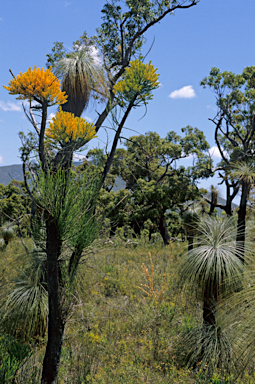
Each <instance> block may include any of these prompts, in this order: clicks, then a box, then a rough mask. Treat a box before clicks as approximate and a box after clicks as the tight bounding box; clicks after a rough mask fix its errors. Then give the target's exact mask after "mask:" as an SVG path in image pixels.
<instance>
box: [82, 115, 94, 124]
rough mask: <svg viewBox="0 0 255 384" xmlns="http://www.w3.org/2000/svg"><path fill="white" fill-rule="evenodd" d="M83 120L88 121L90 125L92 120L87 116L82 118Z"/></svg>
mask: <svg viewBox="0 0 255 384" xmlns="http://www.w3.org/2000/svg"><path fill="white" fill-rule="evenodd" d="M84 119H85V120H88V121H89V122H90V123H92V119H91V118H90V117H88V116H84Z"/></svg>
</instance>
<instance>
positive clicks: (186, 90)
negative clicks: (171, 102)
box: [169, 85, 196, 99]
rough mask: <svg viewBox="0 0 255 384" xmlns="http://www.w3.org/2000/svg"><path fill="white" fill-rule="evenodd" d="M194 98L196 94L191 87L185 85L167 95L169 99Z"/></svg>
mask: <svg viewBox="0 0 255 384" xmlns="http://www.w3.org/2000/svg"><path fill="white" fill-rule="evenodd" d="M195 96H196V94H195V91H194V89H193V87H192V85H186V86H185V87H182V88H181V89H176V90H175V91H173V92H171V93H170V95H169V97H170V98H171V99H191V98H192V97H195Z"/></svg>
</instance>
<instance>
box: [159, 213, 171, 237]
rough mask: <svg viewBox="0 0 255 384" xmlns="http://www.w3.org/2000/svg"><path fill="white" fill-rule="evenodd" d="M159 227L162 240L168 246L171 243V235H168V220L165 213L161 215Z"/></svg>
mask: <svg viewBox="0 0 255 384" xmlns="http://www.w3.org/2000/svg"><path fill="white" fill-rule="evenodd" d="M158 227H159V232H160V234H161V236H162V239H163V241H164V244H165V245H168V244H169V243H170V235H169V233H168V229H167V225H166V220H165V217H164V214H163V213H162V214H161V215H160V218H159V226H158Z"/></svg>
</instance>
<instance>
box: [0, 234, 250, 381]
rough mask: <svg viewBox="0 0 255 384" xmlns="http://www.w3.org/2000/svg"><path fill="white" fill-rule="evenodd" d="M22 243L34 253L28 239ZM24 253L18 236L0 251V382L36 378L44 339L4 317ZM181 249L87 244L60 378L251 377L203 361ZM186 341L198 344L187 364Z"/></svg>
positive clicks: (197, 311)
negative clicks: (26, 333) (181, 273)
mask: <svg viewBox="0 0 255 384" xmlns="http://www.w3.org/2000/svg"><path fill="white" fill-rule="evenodd" d="M26 244H27V248H28V249H29V250H30V251H31V252H34V249H33V244H32V242H31V241H30V240H27V241H26ZM25 254H26V250H25V249H24V247H23V245H22V243H21V242H20V240H19V239H18V238H15V239H14V240H13V241H12V242H11V243H10V244H9V245H8V247H6V248H4V249H3V250H2V251H1V259H0V269H1V276H2V278H1V306H2V307H1V308H2V309H1V316H2V319H1V320H2V321H1V328H2V335H3V336H2V339H1V340H2V341H3V342H2V341H1V356H0V359H1V364H0V380H2V381H0V382H2V383H12V382H15V383H31V384H32V383H39V382H40V376H41V369H42V359H43V356H44V350H45V345H46V340H47V338H46V337H45V336H43V335H42V336H41V337H39V336H35V337H31V338H30V339H25V340H24V337H23V336H24V330H25V331H26V329H25V326H24V319H22V318H20V321H19V320H18V321H17V319H16V320H13V319H12V318H11V316H10V317H9V323H8V322H6V318H4V317H3V314H4V305H6V302H7V299H6V298H7V297H8V294H9V291H10V286H12V287H13V284H17V282H18V281H19V279H20V278H21V274H20V271H22V270H26V268H27V264H26V265H24V264H25V263H27V261H26V260H27V259H26V257H24V256H25ZM185 254H187V243H186V242H185V243H182V242H180V241H176V242H174V243H170V245H169V246H167V247H165V246H164V245H163V241H162V240H160V239H159V240H158V241H156V242H155V243H154V244H151V243H149V240H148V236H141V238H139V239H133V240H132V241H128V242H127V240H123V238H121V237H118V236H115V237H114V238H112V239H111V241H110V242H108V241H105V239H104V240H101V241H99V240H98V241H97V242H96V244H93V246H91V247H90V248H88V249H87V251H86V254H85V255H84V256H83V259H82V263H81V265H80V268H79V271H78V274H77V277H76V282H75V289H74V291H73V300H72V306H73V307H72V309H71V310H70V312H69V313H70V316H69V318H68V320H67V325H66V330H65V336H64V344H63V352H62V357H61V365H60V370H59V379H58V382H59V383H80V384H82V383H83V384H85V383H91V384H92V383H93V384H96V383H97V384H98V383H102V384H106V383H128V384H134V383H137V384H138V383H143V382H144V383H153V384H154V383H162V384H163V383H167V384H169V383H197V384H198V383H208V384H209V383H215V384H216V383H237V382H239V383H252V382H254V380H255V378H254V375H253V373H252V370H251V371H250V370H249V369H246V370H242V376H240V375H239V377H237V375H236V371H235V370H234V368H233V367H232V365H231V367H232V369H230V371H228V372H227V371H226V370H225V369H224V367H221V365H218V368H217V367H214V370H213V371H212V370H208V369H207V368H206V366H204V365H201V364H202V360H199V353H201V346H200V345H199V342H198V339H199V335H198V333H199V331H198V330H199V329H201V324H202V323H203V302H202V300H201V297H200V296H199V295H198V294H197V292H196V291H195V290H194V286H193V284H191V283H190V284H189V285H186V286H185V288H184V287H183V286H181V285H180V284H179V281H180V280H179V268H180V265H181V263H182V259H183V257H184V255H185ZM38 300H40V298H38ZM12 321H13V323H11V322H12ZM14 324H15V325H14ZM13 326H15V327H16V330H18V331H17V332H16V334H15V336H16V341H14V340H15V339H10V338H11V336H8V334H10V333H11V332H10V330H11V329H12V327H13ZM19 327H20V328H21V329H20V330H19ZM22 330H23V334H22ZM20 331H21V332H20ZM190 335H193V336H192V337H193V339H192V338H191V336H190ZM10 340H13V342H12V349H11V350H10V348H9V344H8V343H11V341H10ZM7 341H8V342H7ZM190 341H192V342H193V350H196V343H197V350H198V353H197V360H196V362H195V363H194V362H193V364H187V362H189V357H190V349H189V348H190V345H189V344H188V343H189V342H190ZM199 348H200V350H199ZM18 351H20V352H18ZM13 354H14V356H16V355H17V356H18V357H15V359H16V360H15V364H16V365H15V364H14V365H13V363H8V361H12V360H11V359H14V357H13ZM15 354H16V355H15ZM6 356H7V357H6ZM200 356H201V355H200ZM8 359H9V360H8ZM8 364H9V365H8ZM14 366H15V367H16V368H15V369H14V368H13V367H14ZM239 373H240V372H239ZM2 377H4V379H2ZM14 377H15V379H14ZM13 380H14V381H13Z"/></svg>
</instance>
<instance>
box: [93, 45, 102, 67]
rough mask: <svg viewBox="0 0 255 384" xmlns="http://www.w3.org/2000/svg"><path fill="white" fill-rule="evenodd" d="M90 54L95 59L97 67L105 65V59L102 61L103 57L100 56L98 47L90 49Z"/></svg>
mask: <svg viewBox="0 0 255 384" xmlns="http://www.w3.org/2000/svg"><path fill="white" fill-rule="evenodd" d="M90 54H91V56H92V57H93V59H94V61H95V63H96V65H99V66H101V65H102V64H103V59H102V57H101V55H100V52H99V50H98V49H97V47H91V48H90Z"/></svg>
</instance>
